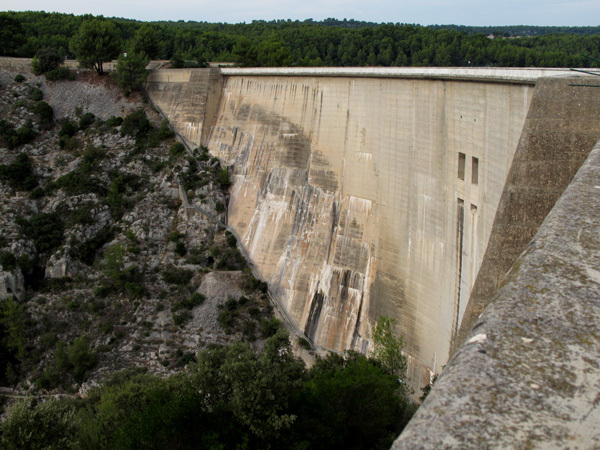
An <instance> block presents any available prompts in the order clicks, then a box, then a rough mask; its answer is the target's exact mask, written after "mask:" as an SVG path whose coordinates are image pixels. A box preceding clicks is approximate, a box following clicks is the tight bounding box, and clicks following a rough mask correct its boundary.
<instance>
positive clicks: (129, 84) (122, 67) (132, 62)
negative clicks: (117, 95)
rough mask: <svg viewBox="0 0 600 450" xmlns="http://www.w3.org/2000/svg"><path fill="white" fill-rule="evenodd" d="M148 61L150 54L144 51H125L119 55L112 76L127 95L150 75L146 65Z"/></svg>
mask: <svg viewBox="0 0 600 450" xmlns="http://www.w3.org/2000/svg"><path fill="white" fill-rule="evenodd" d="M148 62H149V59H148V56H147V55H146V53H144V52H143V51H142V52H140V53H134V52H128V53H123V54H121V55H120V56H119V59H118V60H117V67H116V70H115V71H114V72H113V73H112V74H111V76H112V77H113V78H114V79H115V80H116V81H117V84H118V85H119V86H120V87H121V88H123V89H124V90H125V93H126V95H127V94H129V93H130V92H132V91H135V90H138V89H139V88H140V87H141V86H142V83H144V81H146V77H147V76H148V71H147V70H146V66H147V65H148Z"/></svg>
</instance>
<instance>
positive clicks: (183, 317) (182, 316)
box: [173, 310, 192, 327]
mask: <svg viewBox="0 0 600 450" xmlns="http://www.w3.org/2000/svg"><path fill="white" fill-rule="evenodd" d="M191 319H192V313H191V312H189V311H187V310H184V311H182V312H180V313H178V314H173V323H174V324H175V325H177V326H178V327H180V326H182V325H185V324H186V323H187V322H189V321H190V320H191Z"/></svg>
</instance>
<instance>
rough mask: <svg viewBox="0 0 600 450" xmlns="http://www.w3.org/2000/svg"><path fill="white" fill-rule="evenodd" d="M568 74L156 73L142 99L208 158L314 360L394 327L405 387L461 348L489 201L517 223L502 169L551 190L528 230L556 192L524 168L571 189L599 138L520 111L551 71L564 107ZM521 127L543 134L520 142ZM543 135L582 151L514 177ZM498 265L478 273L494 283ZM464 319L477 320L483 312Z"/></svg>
mask: <svg viewBox="0 0 600 450" xmlns="http://www.w3.org/2000/svg"><path fill="white" fill-rule="evenodd" d="M511 74H512V75H511ZM569 74H571V75H572V72H568V71H565V70H563V69H556V70H553V69H487V68H486V69H470V68H465V69H437V68H394V69H379V68H378V69H371V68H336V69H331V68H301V69H300V68H285V69H268V68H259V69H237V68H231V69H222V71H221V75H218V72H217V71H216V70H215V69H213V71H212V72H211V71H210V69H193V70H189V69H178V70H159V71H153V72H152V73H151V75H150V77H149V82H148V85H147V86H148V87H147V89H148V92H149V94H150V98H151V99H152V101H153V102H155V104H157V106H158V107H159V108H160V109H161V110H162V111H163V113H164V114H165V115H166V116H167V117H168V118H169V120H170V121H171V123H172V124H173V125H174V126H175V128H176V129H177V130H178V132H179V133H180V134H182V135H184V136H186V139H187V140H188V142H189V143H191V144H192V145H200V144H203V145H206V146H207V147H208V148H209V150H210V152H211V153H212V154H213V155H215V156H217V157H219V158H220V159H221V160H222V161H223V162H224V163H225V164H227V165H228V166H230V168H231V171H232V180H233V186H232V188H231V200H230V204H229V214H228V223H229V224H230V225H231V226H232V227H233V228H234V229H235V230H236V231H237V234H238V235H239V236H240V238H241V240H242V244H243V245H244V247H245V248H246V250H247V252H248V254H249V255H250V256H251V258H252V260H253V261H254V263H255V264H256V266H257V267H258V268H259V269H260V272H261V273H262V274H263V276H265V278H266V280H267V281H268V282H269V284H270V286H271V289H272V291H273V292H274V294H275V295H276V297H277V298H278V300H279V302H280V304H281V305H282V307H283V308H284V309H285V311H286V312H287V314H288V315H289V317H290V318H291V319H292V320H293V321H294V322H295V324H296V325H297V327H298V328H299V329H301V330H303V331H304V333H305V334H306V335H307V336H309V337H310V339H311V340H312V341H314V342H315V343H316V344H317V345H318V346H320V347H324V348H330V349H333V350H338V351H340V350H344V349H355V350H359V351H363V352H365V351H367V350H368V348H369V345H370V335H371V329H372V327H373V326H374V325H375V323H376V321H377V319H378V318H379V317H380V316H381V315H386V316H389V317H392V318H396V319H397V322H398V324H399V329H398V330H397V331H398V332H399V333H401V334H403V335H404V337H405V342H406V352H407V354H408V356H409V362H410V364H409V377H410V378H411V379H412V382H413V386H414V388H415V389H416V390H418V388H419V387H422V386H424V385H425V384H427V383H428V382H429V380H430V379H431V377H432V376H433V374H434V373H437V372H440V371H441V367H442V366H443V365H444V364H446V362H447V360H448V357H449V354H450V349H451V347H452V346H453V345H455V346H456V345H457V342H459V340H460V339H461V337H460V336H459V329H460V325H461V323H462V322H463V317H464V316H465V311H467V304H468V303H469V298H470V296H471V290H472V289H473V286H474V285H475V284H476V279H477V278H478V274H479V277H481V276H482V275H481V272H482V271H481V270H480V268H481V267H483V265H485V267H487V269H486V273H487V271H488V270H492V269H489V268H490V267H492V268H494V267H496V266H495V265H494V264H491V265H490V264H489V263H486V262H485V261H486V258H488V259H490V258H491V259H494V258H492V257H493V253H489V252H487V251H486V250H487V249H488V242H496V241H502V237H501V235H502V233H505V230H506V228H505V227H504V226H500V225H498V224H496V220H497V210H498V206H499V205H503V206H502V211H509V212H510V210H511V209H512V210H514V208H512V206H511V205H513V204H514V202H512V201H511V199H514V198H517V197H515V194H514V192H513V191H507V190H506V189H507V188H505V184H506V180H507V178H508V177H509V173H511V174H512V173H513V172H515V171H516V172H515V173H517V174H519V176H520V177H525V180H527V178H528V177H535V180H532V184H531V189H530V191H536V192H540V194H541V195H542V196H543V195H545V194H543V192H544V190H545V189H549V190H552V191H553V195H554V200H550V197H548V200H547V201H546V202H545V204H546V208H547V209H546V212H542V209H541V208H539V209H538V207H537V206H535V205H531V207H532V210H533V211H535V212H536V214H537V216H541V217H538V219H539V222H537V223H535V220H532V221H531V223H529V227H530V228H531V230H533V233H535V231H536V230H537V228H538V227H539V223H541V220H543V217H545V215H546V213H547V211H549V209H550V208H551V207H552V205H553V204H554V201H555V200H556V198H558V196H559V195H560V193H561V192H562V190H563V189H564V187H560V186H559V185H558V184H556V183H554V177H553V176H551V175H550V176H548V177H546V178H540V174H541V173H542V172H536V171H535V170H533V169H534V168H535V167H539V166H540V165H542V164H549V165H550V166H555V165H558V167H563V169H564V170H565V172H569V171H570V173H571V175H570V176H566V175H565V176H561V179H562V180H563V183H564V182H565V181H566V184H568V182H569V180H570V177H572V175H573V173H575V171H576V170H577V168H578V167H579V165H580V164H581V162H582V161H583V159H585V156H587V152H589V150H590V149H591V148H592V146H593V143H594V142H595V141H596V140H597V139H598V138H599V137H600V135H597V134H595V133H597V127H595V126H594V125H593V124H591V123H590V121H586V122H585V124H584V125H581V126H580V128H581V127H583V128H586V127H587V128H586V129H587V134H586V133H583V134H582V133H574V134H571V135H569V136H571V137H567V135H568V133H570V131H569V130H570V128H572V127H573V126H574V125H576V123H575V121H573V122H572V123H569V121H568V120H566V121H565V120H563V121H562V122H560V121H557V120H554V119H551V118H550V116H548V119H549V120H546V119H544V118H543V117H542V116H541V115H540V109H539V108H538V107H536V108H534V109H533V110H532V105H534V104H538V105H540V108H541V109H544V108H546V107H547V109H550V110H552V109H553V108H556V107H557V106H556V105H553V104H552V102H551V99H552V96H550V97H548V94H542V93H541V91H540V93H538V87H537V83H538V79H539V77H540V76H542V75H554V76H556V80H558V81H557V83H558V84H556V85H555V87H554V88H553V89H555V94H557V93H559V92H563V94H564V95H563V94H561V98H562V99H563V100H564V101H565V102H568V101H569V96H571V97H572V98H577V95H580V94H577V95H575V94H576V93H575V94H573V93H570V92H571V91H570V89H575V88H574V87H570V86H569V83H571V82H572V81H571V82H570V81H569V79H568V78H565V76H567V75H569ZM211 77H212V78H211ZM578 79H579V80H581V79H585V77H581V78H578ZM188 84H189V85H188ZM579 89H580V90H581V89H583V90H585V89H588V90H591V89H592V88H579ZM202 92H205V94H203V93H202ZM547 92H549V91H547ZM589 94H592V96H593V95H595V93H594V92H592V91H590V92H588V93H587V94H586V95H589ZM536 98H537V100H536ZM155 99H156V100H155ZM590 101H592V100H590ZM586 104H587V103H586ZM590 104H591V103H590ZM544 105H545V106H544ZM584 110H585V107H584ZM532 114H533V115H532ZM536 114H537V115H538V116H539V119H540V120H539V123H542V122H544V121H546V123H547V128H546V129H543V128H540V129H539V132H538V133H537V134H535V133H529V134H526V133H525V134H524V131H523V130H524V129H525V128H526V127H528V126H529V127H530V128H531V127H532V126H534V124H535V123H536V118H535V115H536ZM567 115H568V114H567ZM575 117H578V116H577V115H573V118H574V119H575ZM553 120H554V121H553ZM527 124H529V125H527ZM553 124H554V125H553ZM578 126H579V125H578ZM545 130H546V131H545ZM557 133H563V136H564V137H565V139H566V141H565V142H567V141H569V140H570V141H571V142H573V143H577V145H578V146H577V148H580V149H582V150H581V151H579V150H578V151H577V152H578V153H581V154H580V155H579V156H577V157H575V158H574V159H573V161H570V160H569V161H564V160H563V159H561V158H563V157H564V156H565V155H562V156H561V155H560V154H559V153H555V152H554V150H551V149H550V150H548V151H547V152H546V153H544V152H534V153H532V154H531V155H530V156H527V157H526V158H525V159H524V160H523V161H524V163H523V164H521V163H519V167H516V168H515V166H514V164H513V156H514V155H515V152H516V151H517V148H521V147H523V148H525V147H527V146H530V144H531V143H533V142H536V141H538V140H540V139H541V140H542V141H543V140H544V139H546V137H545V136H548V137H550V136H557ZM584 134H585V136H584ZM526 136H531V137H526ZM594 136H596V137H595V138H594ZM523 152H525V150H521V151H520V153H521V154H526V153H527V152H525V153H523ZM554 155H556V156H557V158H554ZM520 158H522V156H521V157H520ZM575 160H577V161H575ZM561 161H562V162H561ZM544 173H545V172H544ZM548 173H550V174H551V173H552V172H548ZM536 183H537V184H536ZM566 184H565V186H566ZM526 185H527V181H524V189H525V190H527V188H526ZM556 192H558V194H556ZM501 199H502V202H503V203H501ZM507 205H508V206H507ZM507 208H508V209H507ZM521 208H525V209H522V211H525V210H526V209H527V204H525V205H522V206H521ZM536 214H533V213H529V215H531V216H536ZM537 216H536V217H537ZM504 217H505V219H503V220H505V221H508V223H510V222H511V219H510V215H508V216H504ZM538 219H536V220H538ZM525 220H526V221H527V220H528V218H525ZM511 232H512V233H516V234H517V235H518V232H517V231H514V230H513V231H511ZM533 233H532V234H531V235H530V236H533ZM496 234H500V238H498V236H496ZM517 237H520V236H517ZM511 240H512V241H514V242H515V248H517V250H513V251H512V255H513V256H511V257H512V258H513V259H512V261H514V259H515V258H516V257H517V256H518V254H519V253H520V252H521V251H522V249H520V250H519V249H518V245H527V241H528V240H527V239H525V240H523V239H520V240H519V239H516V238H508V239H507V240H506V239H505V240H504V241H502V242H504V243H503V244H502V245H500V246H499V247H495V248H499V249H501V250H500V251H501V252H503V251H505V246H506V245H509V246H510V245H511V242H512V241H511ZM517 241H518V245H516V244H517ZM523 242H524V244H523ZM488 253H489V254H488ZM499 267H500V266H499ZM502 267H504V268H502ZM508 268H510V264H509V265H508V267H505V266H501V268H500V269H497V270H496V269H493V270H496V272H495V273H496V275H494V276H493V277H492V278H494V277H495V278H494V280H496V282H497V284H499V282H500V281H501V279H502V278H503V277H504V273H506V271H507V270H508ZM493 270H492V272H493ZM502 270H504V273H501V272H502ZM492 272H490V273H492ZM496 287H497V286H496ZM494 289H495V288H494ZM494 289H493V290H494ZM493 290H492V291H493ZM487 294H489V292H488V293H487ZM487 294H486V295H487ZM492 294H493V292H492ZM492 294H489V295H487V296H486V298H489V296H490V295H492ZM478 304H479V303H478ZM468 311H469V312H468V313H467V316H469V317H474V318H475V319H476V317H477V315H478V314H479V312H480V311H479V310H477V308H475V309H474V310H473V311H471V310H468Z"/></svg>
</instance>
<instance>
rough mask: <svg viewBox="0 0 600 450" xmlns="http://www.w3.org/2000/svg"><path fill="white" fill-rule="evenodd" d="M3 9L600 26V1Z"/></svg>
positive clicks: (172, 0)
mask: <svg viewBox="0 0 600 450" xmlns="http://www.w3.org/2000/svg"><path fill="white" fill-rule="evenodd" d="M49 5H52V6H49ZM0 9H1V10H2V11H27V10H29V11H47V12H64V13H73V14H76V15H80V14H86V13H89V14H93V15H104V16H105V17H125V18H128V19H137V20H143V21H153V20H174V21H176V20H186V21H187V20H194V21H206V22H228V23H238V22H250V21H252V20H254V19H264V20H272V19H292V20H296V19H299V20H304V19H308V18H312V19H315V20H322V19H325V18H328V17H333V18H336V19H344V18H347V19H355V20H366V21H372V22H400V23H418V24H421V25H431V24H459V25H571V26H576V25H579V26H592V25H593V26H597V25H599V24H600V0H325V1H323V0H293V1H292V0H225V1H218V0H216V1H215V0H210V1H209V0H161V1H159V0H100V1H96V2H85V1H77V2H76V1H67V0H52V1H51V2H48V1H41V0H0Z"/></svg>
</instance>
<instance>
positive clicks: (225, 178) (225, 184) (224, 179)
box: [219, 167, 231, 189]
mask: <svg viewBox="0 0 600 450" xmlns="http://www.w3.org/2000/svg"><path fill="white" fill-rule="evenodd" d="M219 184H220V185H221V187H222V188H223V189H229V187H230V186H231V179H230V177H229V170H227V167H223V168H222V169H221V170H220V171H219Z"/></svg>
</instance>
